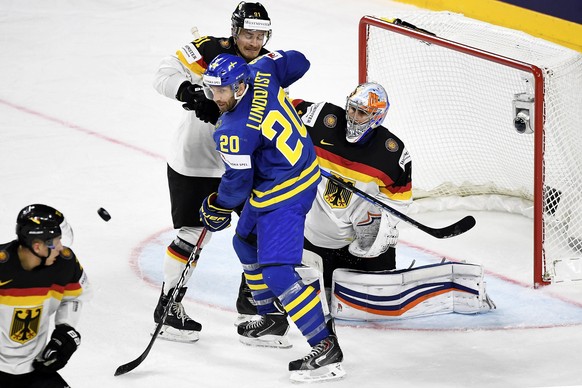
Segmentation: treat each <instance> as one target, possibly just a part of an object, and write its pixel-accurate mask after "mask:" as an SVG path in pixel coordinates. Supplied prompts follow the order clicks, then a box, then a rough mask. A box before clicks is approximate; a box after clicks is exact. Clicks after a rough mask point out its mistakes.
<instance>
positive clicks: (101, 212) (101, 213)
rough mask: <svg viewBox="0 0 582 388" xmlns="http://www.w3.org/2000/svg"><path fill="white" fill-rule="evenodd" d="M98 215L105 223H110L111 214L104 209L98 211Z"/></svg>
mask: <svg viewBox="0 0 582 388" xmlns="http://www.w3.org/2000/svg"><path fill="white" fill-rule="evenodd" d="M97 214H99V217H101V218H103V221H109V220H110V219H111V214H109V212H108V211H107V210H105V209H103V208H102V207H100V208H99V210H97Z"/></svg>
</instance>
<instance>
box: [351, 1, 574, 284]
mask: <svg viewBox="0 0 582 388" xmlns="http://www.w3.org/2000/svg"><path fill="white" fill-rule="evenodd" d="M414 27H416V28H414ZM421 29H422V30H425V31H422V30H421ZM427 31H428V32H430V34H429V33H427ZM359 79H360V82H365V81H376V82H379V83H381V84H382V85H383V86H384V87H385V88H386V90H387V91H388V95H389V98H390V99H391V103H392V105H391V108H390V112H389V114H388V117H389V118H388V120H387V122H388V124H387V125H388V127H389V128H390V129H391V130H392V131H393V132H395V133H396V134H397V135H398V136H399V137H401V138H402V139H403V140H404V141H405V143H406V145H407V148H408V149H409V151H410V153H411V155H412V158H413V189H414V198H415V202H416V201H421V200H423V199H437V202H438V201H439V200H442V201H444V203H463V201H466V200H469V201H470V202H471V205H470V206H471V207H472V208H475V204H476V203H480V204H482V206H483V209H484V210H501V209H503V210H504V211H511V212H518V213H521V214H523V215H524V216H528V217H531V218H532V219H533V236H532V237H533V244H534V249H533V254H534V257H533V258H532V259H533V266H534V267H533V276H534V279H533V281H534V285H535V286H538V285H543V284H548V283H550V282H552V281H560V280H559V279H572V276H574V277H575V275H572V274H576V273H578V274H579V276H581V277H582V275H580V263H582V57H581V55H580V53H577V52H576V51H573V50H570V49H567V48H564V47H562V46H559V45H556V44H552V43H549V42H547V41H544V40H542V39H538V38H534V37H532V36H530V35H527V34H525V33H522V32H519V31H515V30H510V29H507V28H502V27H498V26H493V25H491V24H487V23H483V22H479V21H476V20H473V19H469V18H466V17H464V16H462V15H459V14H453V13H449V12H426V11H425V12H418V13H411V14H406V15H400V16H399V17H398V19H393V20H388V19H383V18H376V17H368V16H365V17H363V18H362V19H361V21H360V27H359ZM451 198H453V199H455V200H454V201H448V202H447V200H448V199H451ZM459 199H461V201H459ZM493 204H500V205H499V206H497V208H494V209H492V207H493V206H494V205H493ZM439 206H440V205H439ZM446 206H448V205H445V207H446Z"/></svg>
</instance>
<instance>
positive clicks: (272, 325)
mask: <svg viewBox="0 0 582 388" xmlns="http://www.w3.org/2000/svg"><path fill="white" fill-rule="evenodd" d="M237 331H238V334H239V336H240V337H239V340H240V342H242V343H243V344H245V345H249V346H264V347H269V348H283V349H287V348H290V347H291V346H293V345H291V343H289V340H288V339H287V331H289V322H287V315H286V314H283V313H279V312H277V313H269V314H266V315H257V316H256V317H255V318H254V319H253V320H251V321H248V322H243V323H241V324H240V325H238V326H237Z"/></svg>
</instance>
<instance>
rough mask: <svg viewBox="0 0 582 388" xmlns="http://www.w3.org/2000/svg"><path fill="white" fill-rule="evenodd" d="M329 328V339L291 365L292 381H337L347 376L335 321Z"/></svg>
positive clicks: (331, 322) (328, 325)
mask: <svg viewBox="0 0 582 388" xmlns="http://www.w3.org/2000/svg"><path fill="white" fill-rule="evenodd" d="M327 327H328V329H329V330H330V333H331V335H330V336H329V337H327V338H324V339H323V340H321V341H319V343H318V344H317V345H315V346H314V347H313V348H311V352H309V354H308V355H307V356H305V357H303V358H302V359H300V360H295V361H291V362H290V363H289V371H290V372H291V376H290V379H291V381H293V382H316V381H325V380H337V379H341V378H342V377H344V376H345V375H346V372H345V371H344V370H343V368H342V365H341V362H342V361H343V359H344V355H343V353H342V350H341V348H340V346H339V343H338V340H337V336H336V335H335V330H334V327H333V320H330V321H329V322H328V323H327Z"/></svg>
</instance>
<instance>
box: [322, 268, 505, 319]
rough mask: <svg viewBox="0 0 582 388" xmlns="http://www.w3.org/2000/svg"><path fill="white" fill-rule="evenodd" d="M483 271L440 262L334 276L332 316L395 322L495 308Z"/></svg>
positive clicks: (346, 272)
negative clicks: (392, 269)
mask: <svg viewBox="0 0 582 388" xmlns="http://www.w3.org/2000/svg"><path fill="white" fill-rule="evenodd" d="M483 273H484V271H483V267H482V266H479V265H474V264H464V263H440V264H435V265H427V266H422V267H418V268H413V269H406V270H399V271H382V272H362V271H356V270H348V269H341V268H340V269H337V270H335V271H334V274H333V286H332V298H331V315H332V316H333V317H336V318H338V319H346V320H365V321H379V320H397V319H403V318H410V317H418V316H427V315H437V314H446V313H461V314H476V313H482V312H487V311H489V310H492V309H494V308H495V304H494V303H493V302H492V301H491V299H490V298H489V297H488V296H487V294H486V292H485V282H484V280H483Z"/></svg>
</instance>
